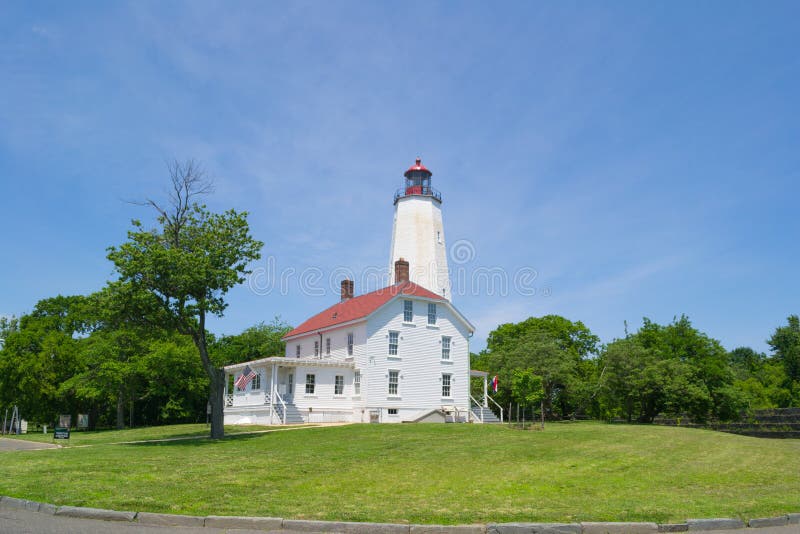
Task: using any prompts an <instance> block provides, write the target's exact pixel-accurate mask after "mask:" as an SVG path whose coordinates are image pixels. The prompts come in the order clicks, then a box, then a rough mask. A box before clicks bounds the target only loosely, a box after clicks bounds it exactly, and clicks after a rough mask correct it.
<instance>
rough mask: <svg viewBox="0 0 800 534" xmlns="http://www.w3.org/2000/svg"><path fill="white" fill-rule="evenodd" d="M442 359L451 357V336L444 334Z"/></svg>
mask: <svg viewBox="0 0 800 534" xmlns="http://www.w3.org/2000/svg"><path fill="white" fill-rule="evenodd" d="M442 359H443V360H449V359H450V338H449V337H447V336H442Z"/></svg>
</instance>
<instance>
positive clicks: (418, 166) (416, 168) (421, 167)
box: [403, 158, 433, 176]
mask: <svg viewBox="0 0 800 534" xmlns="http://www.w3.org/2000/svg"><path fill="white" fill-rule="evenodd" d="M415 171H422V172H426V173H428V174H429V175H431V174H433V173H432V172H431V171H429V170H428V169H427V168H426V167H425V165H423V164H422V160H421V159H420V158H417V162H416V163H415V164H414V165H412V166H411V167H409V168H408V170H407V171H406V172H405V173H403V176H408V174H409V173H411V172H415Z"/></svg>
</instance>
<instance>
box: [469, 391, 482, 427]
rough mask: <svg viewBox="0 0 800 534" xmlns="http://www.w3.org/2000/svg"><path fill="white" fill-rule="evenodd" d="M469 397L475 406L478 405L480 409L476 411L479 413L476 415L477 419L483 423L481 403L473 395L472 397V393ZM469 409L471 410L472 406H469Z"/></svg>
mask: <svg viewBox="0 0 800 534" xmlns="http://www.w3.org/2000/svg"><path fill="white" fill-rule="evenodd" d="M469 398H470V400H472V402H474V403H475V406H477V407H478V410H480V411H479V412H478V413H480V414H481V415H480V416H479V417H478V419H480V420H481V423H483V410H482V408H483V405H482V404H481V403H479V402H478V401H476V400H475V397H473V396H472V394H470V396H469ZM471 411H472V406H470V412H471Z"/></svg>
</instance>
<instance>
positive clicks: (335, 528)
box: [283, 519, 411, 534]
mask: <svg viewBox="0 0 800 534" xmlns="http://www.w3.org/2000/svg"><path fill="white" fill-rule="evenodd" d="M283 528H284V529H285V530H297V531H300V532H344V533H345V534H369V533H370V532H378V533H381V534H408V533H409V532H410V531H411V527H410V526H409V525H400V524H395V523H355V522H350V521H310V520H305V519H284V520H283Z"/></svg>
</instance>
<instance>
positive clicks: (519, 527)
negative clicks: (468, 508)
mask: <svg viewBox="0 0 800 534" xmlns="http://www.w3.org/2000/svg"><path fill="white" fill-rule="evenodd" d="M486 532H487V533H488V534H581V532H582V528H581V525H580V524H579V523H490V524H488V525H486Z"/></svg>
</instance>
